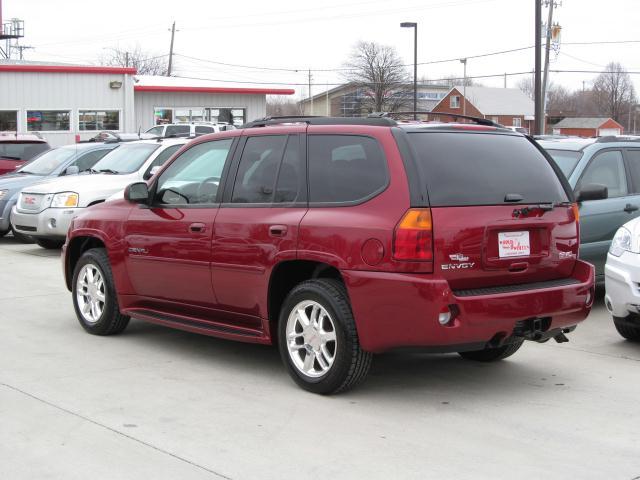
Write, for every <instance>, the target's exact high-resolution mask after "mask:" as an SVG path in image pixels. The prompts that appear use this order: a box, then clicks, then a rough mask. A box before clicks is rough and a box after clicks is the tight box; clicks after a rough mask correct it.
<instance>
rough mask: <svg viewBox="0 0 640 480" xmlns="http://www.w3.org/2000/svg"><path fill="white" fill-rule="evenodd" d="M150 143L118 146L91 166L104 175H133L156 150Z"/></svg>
mask: <svg viewBox="0 0 640 480" xmlns="http://www.w3.org/2000/svg"><path fill="white" fill-rule="evenodd" d="M158 147H159V145H156V144H152V143H131V144H125V145H120V146H119V147H118V148H116V149H115V150H112V151H111V152H109V153H108V154H107V155H105V157H104V158H103V159H102V160H100V161H99V162H98V163H96V164H95V165H94V166H93V169H94V170H97V171H98V172H105V173H114V174H116V173H133V172H135V171H137V170H138V169H139V168H140V167H141V166H142V165H143V164H144V162H145V161H146V160H147V159H148V158H149V157H150V156H151V154H152V153H153V152H155V151H156V150H157V149H158Z"/></svg>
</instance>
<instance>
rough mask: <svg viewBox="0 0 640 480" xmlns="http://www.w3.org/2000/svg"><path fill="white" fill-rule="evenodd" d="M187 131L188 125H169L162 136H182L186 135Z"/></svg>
mask: <svg viewBox="0 0 640 480" xmlns="http://www.w3.org/2000/svg"><path fill="white" fill-rule="evenodd" d="M189 131H190V130H189V125H169V126H168V127H167V131H166V132H164V135H165V136H166V137H170V136H171V135H184V134H188V133H189Z"/></svg>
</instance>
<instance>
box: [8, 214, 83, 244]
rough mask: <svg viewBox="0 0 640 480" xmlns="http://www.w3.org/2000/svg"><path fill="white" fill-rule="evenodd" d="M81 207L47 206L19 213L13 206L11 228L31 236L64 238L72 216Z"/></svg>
mask: <svg viewBox="0 0 640 480" xmlns="http://www.w3.org/2000/svg"><path fill="white" fill-rule="evenodd" d="M83 210H84V209H82V208H47V209H45V210H43V211H42V212H39V213H21V212H19V211H18V210H17V208H16V207H15V206H14V207H13V210H12V218H11V221H12V224H13V228H14V229H15V230H16V231H17V232H20V233H23V234H25V235H31V236H32V237H45V238H56V239H60V240H62V239H64V238H66V236H67V231H68V230H69V225H70V224H71V220H72V219H73V217H75V216H76V215H78V213H80V212H82V211H83Z"/></svg>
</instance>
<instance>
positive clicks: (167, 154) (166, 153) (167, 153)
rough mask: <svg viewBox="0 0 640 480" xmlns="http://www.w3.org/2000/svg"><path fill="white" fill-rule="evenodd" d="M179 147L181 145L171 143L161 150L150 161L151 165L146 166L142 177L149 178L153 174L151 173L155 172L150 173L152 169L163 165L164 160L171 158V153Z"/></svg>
mask: <svg viewBox="0 0 640 480" xmlns="http://www.w3.org/2000/svg"><path fill="white" fill-rule="evenodd" d="M180 147H182V145H172V146H170V147H167V148H165V149H164V150H163V151H161V152H160V153H159V154H158V156H157V157H156V158H154V159H153V162H151V165H149V167H148V168H147V171H146V172H145V174H144V177H143V178H144V179H145V180H149V179H150V178H151V177H152V176H153V173H155V172H153V173H152V170H153V169H154V168H156V167H161V166H162V165H164V164H165V163H166V161H167V160H169V159H170V158H171V155H173V154H174V153H176V152H177V151H178V150H179V149H180Z"/></svg>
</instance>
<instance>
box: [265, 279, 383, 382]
mask: <svg viewBox="0 0 640 480" xmlns="http://www.w3.org/2000/svg"><path fill="white" fill-rule="evenodd" d="M278 343H279V346H280V355H281V357H282V361H283V362H284V364H285V366H286V367H287V370H288V372H289V374H290V375H291V377H292V378H293V379H294V380H295V382H296V383H297V384H298V385H300V386H301V387H302V388H304V389H305V390H308V391H310V392H314V393H320V394H331V393H338V392H340V391H344V390H347V389H349V388H351V387H353V386H354V385H356V384H357V383H358V382H360V381H362V380H363V379H364V378H365V376H366V375H367V372H368V371H369V367H370V366H371V354H370V353H368V352H365V351H364V350H362V348H361V347H360V342H359V340H358V333H357V331H356V325H355V322H354V320H353V314H352V312H351V306H350V305H349V300H348V297H347V292H346V290H345V288H344V285H343V284H342V283H341V282H339V281H336V280H332V279H317V280H309V281H306V282H302V283H301V284H299V285H298V286H296V287H295V288H294V289H293V290H291V292H290V293H289V295H288V296H287V298H286V300H285V302H284V304H283V306H282V309H281V311H280V319H279V323H278Z"/></svg>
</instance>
